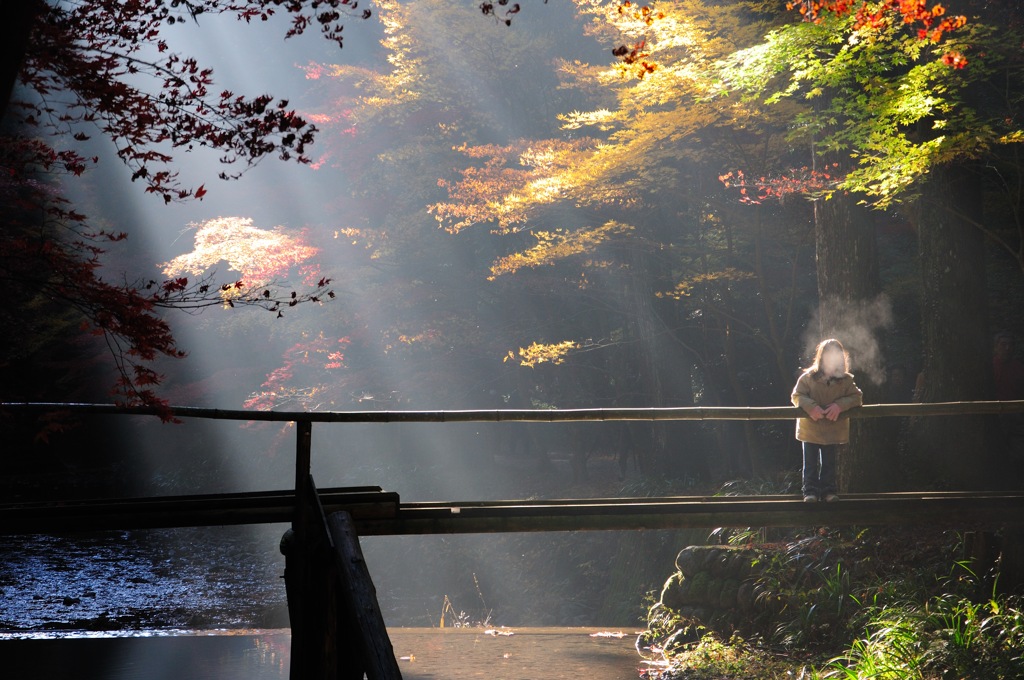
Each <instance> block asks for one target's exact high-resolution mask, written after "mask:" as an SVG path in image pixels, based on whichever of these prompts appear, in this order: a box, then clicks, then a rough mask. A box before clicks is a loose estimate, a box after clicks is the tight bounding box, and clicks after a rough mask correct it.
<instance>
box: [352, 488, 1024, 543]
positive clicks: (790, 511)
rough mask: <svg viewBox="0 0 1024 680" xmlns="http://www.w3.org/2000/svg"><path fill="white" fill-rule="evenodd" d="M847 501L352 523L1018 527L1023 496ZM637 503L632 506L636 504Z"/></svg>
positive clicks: (579, 508) (403, 514)
mask: <svg viewBox="0 0 1024 680" xmlns="http://www.w3.org/2000/svg"><path fill="white" fill-rule="evenodd" d="M882 496H885V494H878V495H876V496H874V497H871V498H859V499H858V498H845V499H841V500H839V501H837V502H834V503H803V502H802V501H800V500H799V499H797V498H791V499H789V500H742V501H731V502H730V501H721V502H715V503H707V502H702V501H699V500H698V501H691V500H678V501H673V500H668V499H656V500H647V501H641V502H634V503H629V504H619V503H602V502H597V503H593V502H587V501H580V502H579V503H577V504H575V505H570V504H548V505H544V504H543V502H539V503H530V504H521V505H512V504H502V503H499V504H493V505H481V504H471V505H466V506H462V505H459V504H457V503H455V504H450V505H448V506H447V507H443V506H434V507H419V508H417V507H408V506H405V505H403V506H402V508H401V510H400V512H399V516H398V517H397V518H395V519H389V520H373V519H368V520H358V519H357V520H356V529H357V531H358V532H359V534H360V535H361V536H385V535H407V534H455V533H501V532H534V531H598V530H637V529H681V528H701V529H711V528H716V527H749V526H753V527H768V526H777V527H800V526H823V525H828V526H869V525H886V524H888V525H904V526H912V525H939V526H950V527H968V526H974V525H989V526H1002V525H1024V495H1022V494H1004V495H981V496H970V495H965V496H941V495H939V496H935V497H929V496H916V497H909V498H907V497H898V496H897V497H894V498H884V497H882ZM634 500H637V499H634Z"/></svg>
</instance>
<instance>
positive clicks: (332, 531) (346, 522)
mask: <svg viewBox="0 0 1024 680" xmlns="http://www.w3.org/2000/svg"><path fill="white" fill-rule="evenodd" d="M307 487H308V492H307V493H306V494H297V495H298V496H299V497H302V496H305V498H306V499H307V501H308V502H309V505H310V506H312V507H309V506H307V507H306V508H305V511H303V510H302V509H298V511H297V512H296V522H295V524H296V526H294V527H293V529H290V530H289V531H288V532H286V533H285V536H284V538H282V539H281V552H282V553H284V555H285V588H286V591H287V597H288V616H289V620H290V624H291V629H292V652H291V667H290V671H289V674H290V678H291V680H362V678H363V677H364V674H365V676H366V677H368V678H369V679H370V680H401V677H402V675H401V672H400V670H399V668H398V661H397V660H396V659H395V654H394V649H393V647H392V646H391V640H390V639H389V638H388V634H387V629H386V628H385V626H384V617H383V615H382V614H381V611H380V605H379V604H378V603H377V591H376V589H375V588H374V586H373V581H372V580H371V579H370V572H369V570H368V569H367V567H366V561H365V560H364V558H363V552H362V549H361V548H360V545H359V537H358V535H357V534H356V531H355V526H354V523H353V521H352V516H351V515H350V514H349V513H348V512H345V511H339V512H335V513H332V514H331V515H330V516H326V515H325V513H324V510H323V507H322V505H321V504H320V499H319V494H318V493H317V491H316V487H315V486H314V484H313V480H312V478H311V477H309V478H307Z"/></svg>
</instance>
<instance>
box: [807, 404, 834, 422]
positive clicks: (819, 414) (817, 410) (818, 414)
mask: <svg viewBox="0 0 1024 680" xmlns="http://www.w3.org/2000/svg"><path fill="white" fill-rule="evenodd" d="M832 405H833V406H835V404H832ZM807 415H809V416H810V417H811V420H821V419H822V418H824V417H825V411H824V410H823V409H822V408H821V407H820V406H818V405H817V404H815V405H814V407H813V408H812V409H811V410H810V411H809V412H808V413H807Z"/></svg>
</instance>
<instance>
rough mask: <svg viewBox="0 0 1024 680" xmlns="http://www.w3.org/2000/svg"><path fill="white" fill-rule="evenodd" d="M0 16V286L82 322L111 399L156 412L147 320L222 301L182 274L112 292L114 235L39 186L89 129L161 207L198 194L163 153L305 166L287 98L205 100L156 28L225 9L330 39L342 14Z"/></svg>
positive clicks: (102, 11) (90, 6) (45, 8)
mask: <svg viewBox="0 0 1024 680" xmlns="http://www.w3.org/2000/svg"><path fill="white" fill-rule="evenodd" d="M2 8H3V10H4V12H3V14H4V16H5V21H4V24H3V29H2V31H3V36H2V37H3V38H4V40H3V48H2V49H3V51H2V53H0V57H2V60H0V116H4V119H5V124H6V127H5V133H4V135H3V138H2V139H0V153H2V155H0V158H2V161H0V163H2V164H3V169H4V173H3V177H4V178H3V180H2V181H3V187H2V189H3V194H4V198H5V200H6V201H7V202H8V209H7V210H5V211H4V237H3V240H2V244H0V279H2V280H4V281H5V283H7V285H8V286H9V289H12V290H15V291H17V295H18V297H19V298H24V299H25V300H33V299H48V300H59V301H60V303H61V304H64V305H66V306H68V307H70V308H73V309H75V310H76V311H77V312H78V313H80V314H81V315H82V317H83V318H84V319H85V323H84V324H83V328H86V329H87V330H88V331H89V332H92V333H96V334H98V335H100V336H102V337H103V338H104V339H105V340H106V342H107V344H108V346H109V347H110V349H111V351H112V353H113V356H114V360H115V364H116V365H117V369H118V372H119V379H118V389H117V391H118V392H119V393H120V395H121V397H122V398H124V399H125V400H127V401H129V402H144V403H159V402H160V400H159V399H157V397H156V395H155V393H154V392H153V391H152V386H153V385H154V384H155V383H157V382H158V381H159V378H160V377H159V375H158V374H157V373H156V372H155V371H154V370H153V369H152V368H150V367H149V365H150V364H151V362H152V361H153V360H155V359H156V358H157V357H159V356H181V355H182V352H181V350H180V349H179V348H178V347H177V345H176V343H175V341H174V338H173V337H172V335H171V333H170V328H169V326H168V325H167V324H166V322H165V321H164V320H163V319H162V318H161V317H160V315H159V313H158V310H159V309H160V308H167V307H193V308H195V307H202V306H206V305H211V304H220V302H221V300H220V295H219V293H220V291H218V286H216V285H211V282H210V281H198V282H196V281H189V280H187V279H185V278H176V279H172V280H168V281H166V282H163V283H158V282H155V281H154V282H150V281H145V280H144V281H140V282H131V283H123V282H122V283H111V281H112V280H117V279H118V278H119V277H118V276H114V277H106V278H105V277H104V276H103V275H102V272H101V269H102V268H101V256H102V254H103V252H104V250H105V248H106V247H107V245H108V244H109V243H110V242H112V241H117V240H120V239H123V238H124V237H125V234H121V233H117V234H111V233H107V232H106V231H105V230H103V229H102V228H99V227H94V226H91V225H90V224H89V220H88V217H87V216H86V215H83V214H82V213H81V212H79V211H77V210H75V209H74V207H73V206H71V205H69V204H68V203H67V202H66V201H65V200H64V199H62V198H61V196H60V191H59V189H58V188H56V187H55V186H49V185H47V184H44V183H43V182H41V180H45V179H48V178H52V177H54V176H57V175H63V176H64V177H65V178H69V177H74V176H77V175H80V174H82V173H83V172H85V171H86V169H87V168H88V167H89V166H90V165H92V164H94V163H96V162H97V161H98V158H96V157H94V156H90V155H89V154H88V152H86V151H85V150H84V148H85V147H84V144H85V143H86V142H87V141H88V139H89V137H90V136H91V135H93V134H95V133H96V132H99V133H100V134H102V135H104V136H106V137H107V138H109V139H110V140H111V141H112V142H113V143H114V145H115V147H116V148H117V155H118V157H119V158H120V160H121V161H122V162H123V163H124V164H125V165H126V166H128V167H129V168H130V169H131V171H132V179H133V181H136V180H137V181H140V182H141V183H142V184H143V185H144V187H145V191H146V192H148V193H152V194H155V195H157V196H160V197H161V198H162V199H163V201H164V202H170V201H175V200H184V199H188V198H197V199H201V198H202V197H203V195H204V194H205V193H206V192H207V188H206V185H205V184H200V185H199V186H198V187H189V186H183V185H182V183H181V182H180V181H179V177H178V173H177V172H176V171H175V170H174V167H173V161H174V157H173V154H174V153H175V152H180V151H191V150H192V149H194V148H201V147H206V148H209V149H212V150H215V151H219V152H220V153H221V162H222V163H224V164H225V165H226V166H228V167H230V166H232V164H237V165H238V166H245V167H248V166H251V165H253V164H255V163H258V162H259V161H260V160H261V159H263V158H265V157H267V156H272V155H277V156H278V157H280V158H282V159H286V160H287V159H291V160H296V161H298V162H300V163H306V162H308V158H307V157H306V155H305V154H306V149H307V147H308V145H309V144H310V143H312V141H313V137H314V134H315V128H314V127H313V126H311V125H309V124H308V123H307V122H306V121H305V120H304V119H303V118H302V117H301V116H299V115H297V114H296V113H295V111H294V110H291V109H290V108H289V105H288V103H287V102H286V101H275V99H274V98H273V97H272V96H270V95H258V96H255V97H247V96H242V95H235V94H234V93H232V92H229V91H226V90H225V91H221V92H219V93H218V92H215V91H213V87H214V83H213V74H212V71H211V70H210V69H206V68H202V67H201V66H200V65H199V64H198V62H197V61H196V60H195V59H193V58H191V57H188V56H181V55H180V54H178V53H177V52H175V51H174V50H173V49H172V45H171V43H170V42H168V40H169V38H168V37H167V36H166V33H167V32H168V30H169V28H168V27H170V26H174V25H176V24H187V23H193V22H195V23H198V22H199V21H200V18H201V17H202V16H203V15H209V14H215V13H223V12H229V13H233V14H235V15H236V16H237V17H238V18H239V19H241V20H245V21H250V20H253V19H261V20H266V19H268V18H269V17H270V16H271V15H272V14H274V13H276V12H278V11H282V12H284V13H285V14H287V15H290V16H291V19H292V24H291V26H290V28H289V29H288V30H287V32H286V35H287V36H294V35H299V34H301V33H303V32H304V31H305V30H306V29H307V28H309V27H311V26H319V28H320V31H321V32H322V33H323V35H324V36H325V37H326V38H328V39H330V40H333V41H335V42H337V43H338V44H340V42H341V22H342V21H343V20H344V18H345V17H346V16H351V10H354V9H355V5H354V3H350V2H349V1H348V0H328V1H327V2H322V3H316V7H314V6H312V5H310V6H307V5H306V3H301V2H295V3H287V4H285V5H284V6H282V3H280V2H273V1H271V0H267V1H260V0H256V1H253V2H245V1H243V2H223V1H220V0H196V1H188V0H173V1H171V2H163V1H162V0H148V1H141V2H127V3H125V2H112V1H107V0H87V1H86V2H79V3H62V2H46V1H45V0H26V2H4V3H3V7H2ZM16 83H20V86H21V87H20V89H16ZM12 93H13V94H14V95H15V97H14V98H12ZM240 172H241V169H235V170H234V171H233V172H232V173H228V172H227V171H224V172H222V173H220V174H221V177H223V178H228V177H231V176H237V175H238V174H239V173H240ZM122 281H123V279H122ZM235 283H237V282H235ZM225 285H228V284H225ZM230 285H234V283H232V284H230ZM240 288H241V285H239V286H237V287H236V289H240ZM306 299H308V298H306ZM285 301H287V298H286V300H285ZM240 303H247V304H256V305H263V306H268V307H269V306H273V302H272V301H271V300H269V299H268V298H266V297H264V296H262V295H253V296H250V295H242V296H240V297H238V298H236V299H234V300H233V301H232V304H240Z"/></svg>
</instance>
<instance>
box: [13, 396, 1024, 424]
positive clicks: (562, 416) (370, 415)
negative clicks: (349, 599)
mask: <svg viewBox="0 0 1024 680" xmlns="http://www.w3.org/2000/svg"><path fill="white" fill-rule="evenodd" d="M55 411H66V412H68V413H75V414H82V415H86V414H89V415H135V416H161V417H165V416H167V415H168V414H170V415H173V416H174V417H177V418H206V419H210V420H242V421H250V420H251V421H262V422H309V423H488V422H493V423H505V422H517V423H556V422H583V421H619V420H652V421H660V420H791V419H794V418H799V417H801V416H803V415H804V412H803V411H802V410H800V409H799V408H797V407H796V406H680V407H657V408H653V407H652V408H578V409H485V410H450V411H445V410H441V411H246V410H241V409H216V408H201V407H195V406H172V407H170V408H169V409H158V408H153V407H129V406H117V405H114V404H76V403H39V402H0V416H2V415H3V413H4V412H10V413H15V414H17V413H26V414H32V413H36V414H38V413H52V412H55ZM1001 413H1024V400H1016V401H947V402H932V403H914V404H868V405H865V406H861V407H859V408H855V409H851V410H849V411H845V412H843V414H842V417H849V418H886V417H914V416H954V415H979V414H1001Z"/></svg>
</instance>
